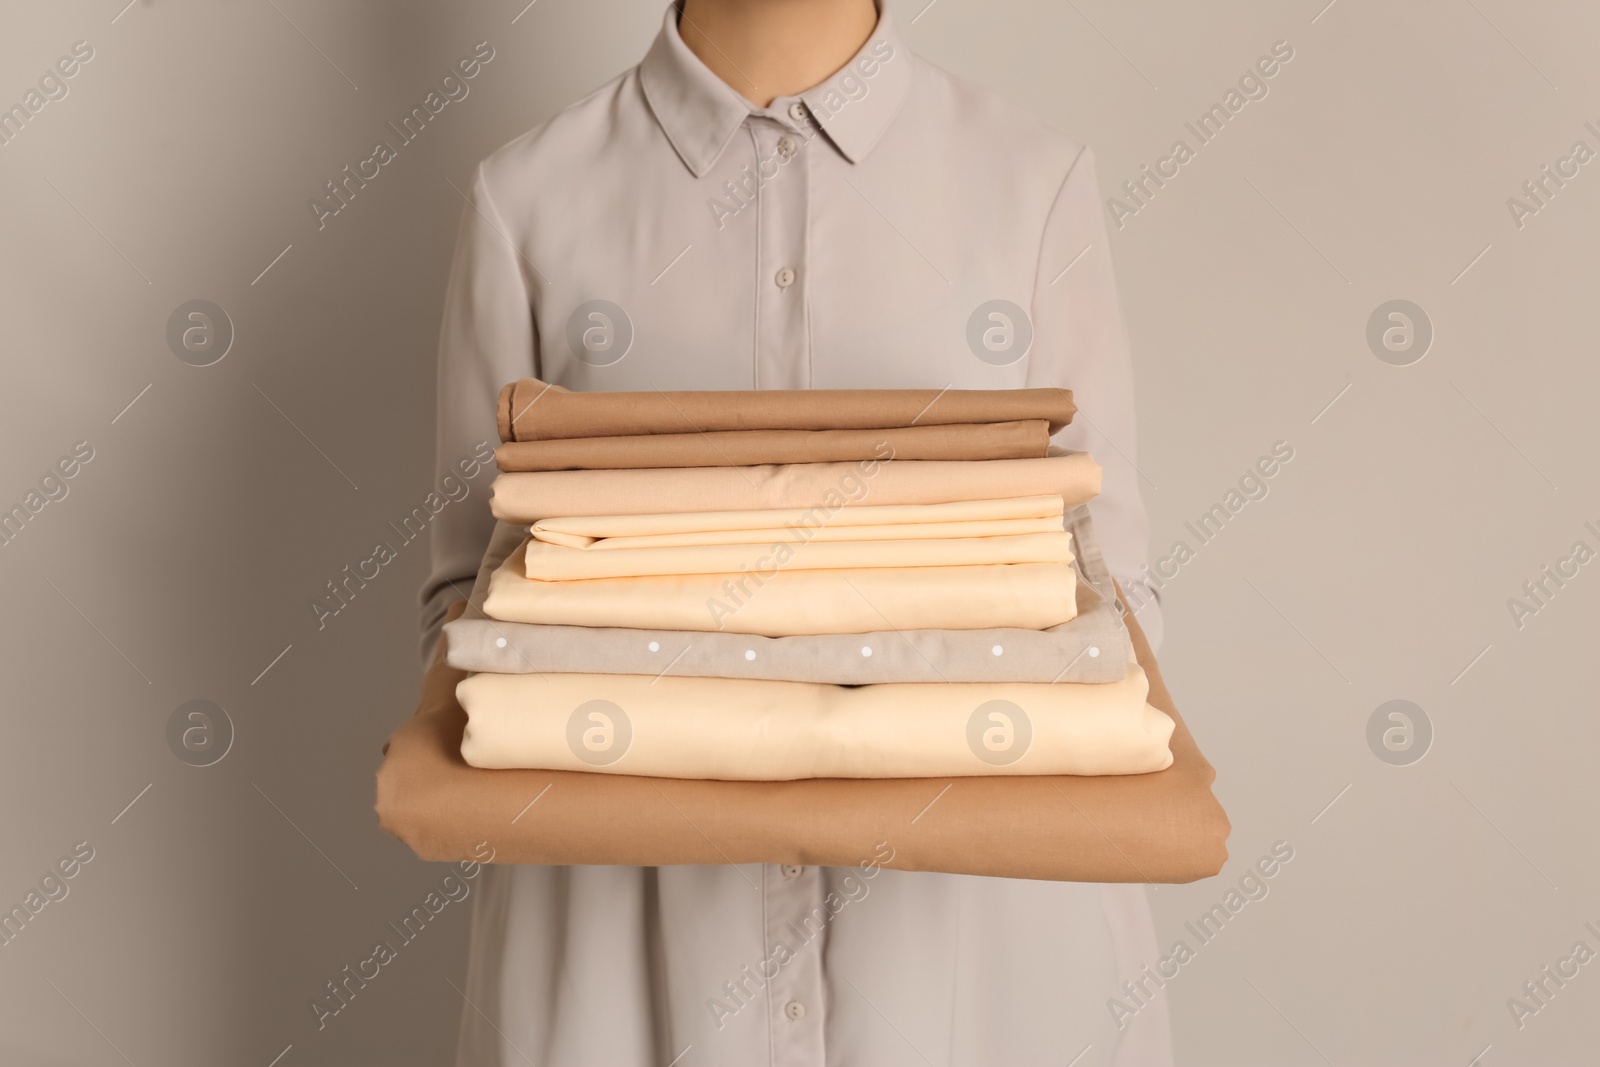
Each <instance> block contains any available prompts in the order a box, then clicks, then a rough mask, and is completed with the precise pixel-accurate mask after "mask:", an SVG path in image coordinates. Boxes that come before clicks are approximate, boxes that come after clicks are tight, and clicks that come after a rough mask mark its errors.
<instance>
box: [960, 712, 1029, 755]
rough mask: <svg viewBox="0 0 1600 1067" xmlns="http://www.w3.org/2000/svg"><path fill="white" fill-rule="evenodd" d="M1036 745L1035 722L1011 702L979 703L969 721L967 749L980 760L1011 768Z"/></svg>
mask: <svg viewBox="0 0 1600 1067" xmlns="http://www.w3.org/2000/svg"><path fill="white" fill-rule="evenodd" d="M1032 744H1033V720H1031V719H1029V718H1028V713H1027V712H1025V711H1023V710H1022V708H1021V707H1019V706H1018V705H1016V704H1014V703H1012V702H1011V701H1009V700H990V701H986V702H984V703H982V704H979V705H978V706H977V708H975V709H974V710H973V712H972V715H971V716H970V717H969V718H968V719H967V747H968V748H970V749H971V750H972V754H973V755H974V756H977V757H978V758H979V759H980V760H982V761H983V762H985V763H988V764H990V765H992V766H995V767H1009V766H1010V765H1011V764H1013V763H1015V762H1017V761H1018V760H1019V759H1021V758H1022V757H1023V756H1025V755H1027V754H1028V747H1029V746H1030V745H1032Z"/></svg>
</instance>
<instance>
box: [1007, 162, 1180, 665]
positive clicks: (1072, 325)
mask: <svg viewBox="0 0 1600 1067" xmlns="http://www.w3.org/2000/svg"><path fill="white" fill-rule="evenodd" d="M1101 210H1102V208H1101V200H1100V191H1099V184H1098V183H1097V182H1096V180H1095V172H1094V154H1093V153H1092V152H1091V151H1090V150H1089V149H1087V148H1085V149H1083V150H1082V151H1081V152H1079V153H1078V158H1077V159H1076V160H1075V161H1074V162H1073V164H1072V167H1071V169H1070V170H1069V171H1068V172H1067V177H1066V180H1065V181H1063V182H1062V185H1061V190H1060V192H1059V193H1057V194H1056V202H1055V205H1054V206H1053V207H1052V208H1051V210H1050V218H1049V220H1048V221H1047V222H1046V223H1045V233H1044V240H1043V243H1042V245H1041V246H1040V250H1039V270H1038V275H1037V281H1036V282H1035V288H1034V294H1033V317H1034V322H1033V329H1034V335H1033V348H1032V350H1031V353H1030V355H1029V360H1030V365H1029V369H1028V384H1029V385H1031V386H1037V385H1060V386H1066V387H1067V388H1069V389H1071V390H1072V393H1073V399H1074V400H1075V401H1076V402H1077V405H1078V414H1077V415H1076V416H1075V417H1074V418H1073V420H1072V424H1071V425H1070V426H1068V427H1067V428H1066V429H1064V430H1062V431H1061V432H1060V433H1059V434H1057V435H1056V437H1055V443H1056V444H1059V445H1064V446H1066V447H1068V448H1077V449H1084V450H1086V451H1088V452H1091V453H1093V454H1094V457H1095V458H1096V459H1097V460H1099V461H1100V464H1101V466H1102V467H1104V468H1105V481H1104V484H1103V487H1102V489H1101V493H1100V496H1099V497H1098V498H1097V499H1095V500H1093V501H1091V502H1090V504H1089V513H1090V514H1091V515H1092V516H1093V517H1094V524H1095V530H1096V532H1097V533H1098V534H1099V537H1100V545H1101V548H1102V550H1103V551H1104V553H1105V558H1106V566H1107V568H1108V569H1109V570H1110V571H1111V575H1112V577H1114V578H1116V579H1117V581H1118V582H1120V583H1121V584H1122V587H1123V588H1124V589H1127V588H1129V587H1130V585H1131V584H1132V583H1135V582H1137V581H1139V579H1140V578H1141V576H1142V574H1143V571H1144V567H1145V564H1146V562H1147V560H1148V558H1149V555H1148V554H1149V540H1150V522H1149V519H1148V518H1146V516H1145V510H1144V500H1143V498H1142V497H1141V496H1140V489H1141V482H1142V481H1143V476H1142V475H1140V473H1139V472H1138V469H1137V464H1138V462H1139V459H1138V452H1137V449H1138V441H1137V434H1136V432H1135V426H1134V415H1133V364H1132V360H1131V358H1130V357H1129V354H1128V334H1127V330H1126V329H1125V328H1124V326H1123V322H1122V306H1121V304H1120V303H1119V302H1118V300H1117V284H1116V278H1115V277H1114V276H1113V273H1112V269H1111V247H1110V241H1109V238H1108V236H1107V233H1106V225H1105V217H1104V216H1103V215H1102V214H1101ZM1063 271H1064V272H1065V273H1063ZM1139 623H1140V625H1141V626H1142V627H1143V628H1144V631H1145V634H1146V635H1147V636H1148V637H1149V639H1150V645H1151V647H1152V648H1154V649H1159V648H1160V645H1161V634H1162V624H1161V605H1160V603H1159V602H1157V601H1155V600H1151V601H1150V602H1149V603H1148V604H1147V605H1146V606H1145V607H1144V608H1143V609H1142V610H1141V611H1140V612H1139Z"/></svg>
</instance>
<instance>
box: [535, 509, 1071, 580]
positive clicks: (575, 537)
mask: <svg viewBox="0 0 1600 1067" xmlns="http://www.w3.org/2000/svg"><path fill="white" fill-rule="evenodd" d="M1071 542H1072V539H1071V537H1070V535H1068V534H1067V532H1066V530H1065V529H1064V528H1063V526H1062V502H1061V498H1060V497H1055V496H1036V497H1025V498H1021V499H1014V500H980V501H960V502H956V503H950V504H900V505H889V506H868V507H858V508H839V509H837V510H834V511H831V512H830V511H827V510H825V509H822V508H812V509H809V510H807V511H796V510H793V509H788V510H767V511H730V512H716V511H703V512H688V513H675V514H667V515H618V516H592V517H584V518H568V519H549V520H546V521H544V522H540V523H535V524H534V526H533V528H532V540H531V541H530V542H529V544H528V545H527V547H526V548H525V550H524V554H525V558H526V560H527V576H528V577H529V578H535V579H539V580H541V581H572V580H577V579H586V578H627V577H636V576H642V575H671V574H740V573H746V572H750V571H754V572H756V573H758V574H765V573H767V572H768V571H770V570H773V569H774V568H784V569H791V570H846V569H852V568H868V567H954V566H977V565H983V564H995V563H1070V562H1072V547H1071Z"/></svg>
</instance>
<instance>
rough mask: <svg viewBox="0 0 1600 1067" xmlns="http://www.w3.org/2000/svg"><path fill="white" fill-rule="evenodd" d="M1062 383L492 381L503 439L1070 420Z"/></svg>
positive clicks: (1052, 424) (1054, 425)
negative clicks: (586, 384) (635, 386)
mask: <svg viewBox="0 0 1600 1067" xmlns="http://www.w3.org/2000/svg"><path fill="white" fill-rule="evenodd" d="M1076 410H1077V409H1076V407H1075V406H1074V405H1073V403H1072V391H1071V390H1070V389H1049V388H1046V389H754V390H717V391H711V390H705V391H695V390H684V391H677V392H663V391H661V390H653V391H651V392H618V393H573V392H568V391H567V390H566V389H563V388H561V387H560V386H559V385H549V384H546V383H545V382H541V381H539V380H538V379H536V378H524V379H522V380H521V381H517V382H511V383H509V384H508V385H506V386H505V387H504V388H502V389H501V390H500V403H499V409H498V413H497V414H498V418H497V421H498V423H499V427H500V439H501V440H502V441H541V440H553V439H562V438H572V437H623V436H628V435H636V434H680V433H700V432H702V431H707V430H874V429H889V428H892V427H897V426H937V425H944V424H951V423H954V424H961V423H983V422H1015V421H1018V420H1023V419H1042V420H1044V421H1045V422H1047V423H1048V424H1049V430H1050V432H1051V433H1055V432H1056V431H1057V430H1060V429H1061V428H1062V427H1063V426H1065V425H1066V424H1067V423H1069V422H1071V421H1072V416H1073V413H1074V412H1075V411H1076Z"/></svg>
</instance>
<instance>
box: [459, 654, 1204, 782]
mask: <svg viewBox="0 0 1600 1067" xmlns="http://www.w3.org/2000/svg"><path fill="white" fill-rule="evenodd" d="M1148 692H1149V683H1148V682H1147V680H1146V679H1145V675H1144V671H1143V670H1141V669H1140V668H1139V666H1138V664H1133V665H1132V666H1131V667H1130V669H1129V671H1128V673H1127V675H1126V677H1124V678H1123V679H1122V680H1121V681H1119V682H1107V683H1104V684H1101V685H1083V684H1072V683H1061V684H1059V685H1050V684H1048V683H1045V684H1038V683H1025V682H1008V683H999V684H997V683H981V684H944V683H939V682H900V683H889V684H885V685H863V686H842V685H826V684H823V683H819V682H767V681H757V680H752V679H745V678H682V677H661V678H652V677H649V676H648V675H639V674H473V675H469V676H468V677H467V678H465V679H464V680H463V681H462V682H461V684H460V685H458V686H457V687H456V698H457V699H458V700H460V701H461V706H462V707H463V708H465V709H466V712H467V728H466V733H465V735H464V736H463V738H462V741H461V754H462V756H463V758H465V759H466V761H467V762H468V763H469V764H471V765H472V766H474V767H489V768H507V767H523V768H537V769H541V770H568V771H590V770H592V771H600V772H605V773H611V774H638V775H645V776H648V777H657V778H718V779H729V780H735V781H787V780H791V779H795V778H931V777H943V776H948V777H968V776H971V775H993V774H1082V775H1099V774H1145V773H1148V772H1150V771H1159V770H1163V769H1165V768H1166V767H1167V766H1168V765H1169V764H1170V763H1171V762H1172V754H1171V753H1170V752H1169V751H1168V749H1167V742H1168V739H1169V738H1170V737H1171V735H1172V720H1171V719H1170V718H1168V717H1167V716H1166V715H1165V714H1164V713H1162V712H1160V711H1158V710H1156V709H1155V708H1152V707H1150V706H1149V705H1148V704H1146V703H1145V697H1146V695H1147V694H1148Z"/></svg>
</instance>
